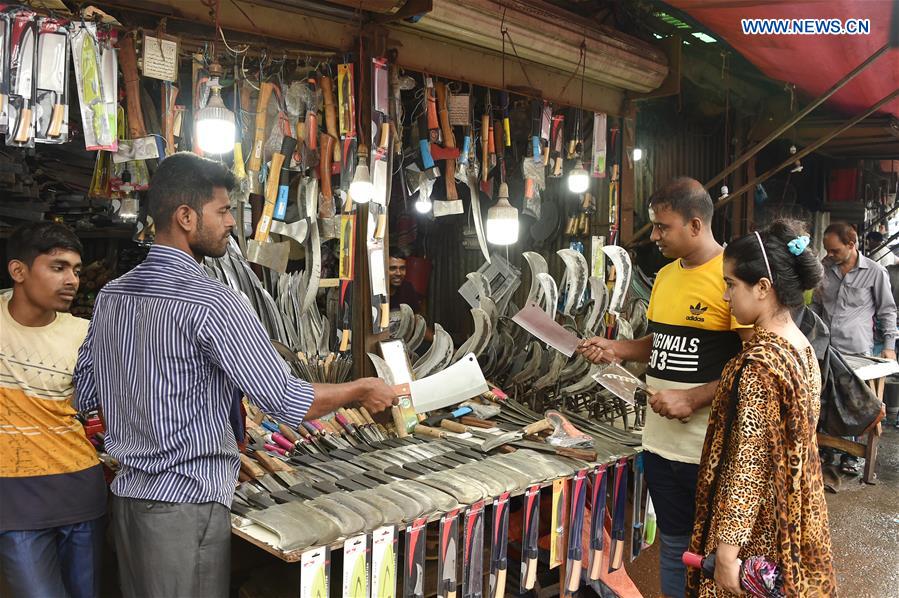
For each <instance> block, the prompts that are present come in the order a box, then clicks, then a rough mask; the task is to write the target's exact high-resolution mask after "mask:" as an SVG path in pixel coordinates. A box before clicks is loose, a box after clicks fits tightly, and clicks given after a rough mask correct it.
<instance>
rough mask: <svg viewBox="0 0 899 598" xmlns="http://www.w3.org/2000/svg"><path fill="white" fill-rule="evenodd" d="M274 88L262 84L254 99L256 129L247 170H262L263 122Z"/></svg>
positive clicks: (264, 83) (270, 85)
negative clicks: (257, 95)
mask: <svg viewBox="0 0 899 598" xmlns="http://www.w3.org/2000/svg"><path fill="white" fill-rule="evenodd" d="M274 89H275V86H274V84H272V83H268V82H263V83H262V85H261V86H260V87H259V97H258V98H257V99H256V128H255V133H254V135H253V151H252V153H251V154H250V165H249V170H250V171H252V172H257V173H258V172H259V171H260V170H261V169H262V149H263V145H264V144H265V120H266V116H267V111H268V102H269V100H271V98H272V92H273V91H274Z"/></svg>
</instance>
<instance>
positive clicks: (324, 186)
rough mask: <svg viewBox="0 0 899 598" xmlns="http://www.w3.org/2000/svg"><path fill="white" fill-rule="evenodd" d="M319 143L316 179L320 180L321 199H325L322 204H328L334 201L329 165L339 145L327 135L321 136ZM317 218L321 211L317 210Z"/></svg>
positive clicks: (329, 215) (328, 216)
mask: <svg viewBox="0 0 899 598" xmlns="http://www.w3.org/2000/svg"><path fill="white" fill-rule="evenodd" d="M319 143H320V147H321V151H320V152H319V160H318V177H319V179H320V180H321V193H322V197H324V199H325V201H323V202H322V203H323V204H329V203H331V202H333V200H334V193H333V191H332V190H331V163H332V161H333V160H334V148H335V147H339V145H340V144H338V143H335V139H334V137H331V136H330V135H328V134H327V133H322V134H321V140H320V142H319ZM331 216H332V214H328V215H327V216H325V217H326V218H330V217H331ZM319 217H320V218H321V217H322V216H321V209H320V210H319Z"/></svg>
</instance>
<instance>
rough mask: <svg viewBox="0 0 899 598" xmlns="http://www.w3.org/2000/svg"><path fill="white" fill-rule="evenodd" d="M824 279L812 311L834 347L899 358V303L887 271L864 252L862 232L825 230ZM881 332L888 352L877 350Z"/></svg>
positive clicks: (838, 227) (841, 226)
mask: <svg viewBox="0 0 899 598" xmlns="http://www.w3.org/2000/svg"><path fill="white" fill-rule="evenodd" d="M824 249H825V250H826V251H827V257H825V258H824V261H823V263H824V280H823V281H822V282H821V286H820V287H818V289H816V290H815V293H814V295H813V297H812V309H813V310H814V311H815V313H817V314H818V315H819V316H821V319H822V320H824V323H825V324H827V326H828V327H829V328H830V342H831V343H832V344H833V346H835V347H836V348H837V349H839V350H840V352H842V353H847V354H858V355H878V356H882V357H885V358H887V359H896V336H897V332H896V303H895V302H894V301H893V294H892V291H891V289H890V278H889V275H888V274H887V271H886V268H884V267H883V266H881V265H880V264H878V263H877V262H875V261H873V260H872V259H870V258H868V257H866V256H864V255H862V254H861V252H860V251H859V250H858V233H857V232H856V231H855V229H854V228H852V226H850V225H849V224H846V223H845V222H835V223H833V224H831V225H830V226H828V227H827V228H826V229H825V230H824ZM875 327H876V329H877V330H879V331H880V333H881V334H882V335H883V347H882V348H881V347H875V342H874V331H875Z"/></svg>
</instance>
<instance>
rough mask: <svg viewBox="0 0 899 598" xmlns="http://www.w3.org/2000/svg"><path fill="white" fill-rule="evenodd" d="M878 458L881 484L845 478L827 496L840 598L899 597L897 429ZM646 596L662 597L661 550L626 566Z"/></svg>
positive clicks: (890, 429)
mask: <svg viewBox="0 0 899 598" xmlns="http://www.w3.org/2000/svg"><path fill="white" fill-rule="evenodd" d="M879 450H880V454H879V455H878V458H877V470H876V471H877V477H878V483H877V484H875V485H873V486H868V485H866V484H862V483H860V482H859V481H857V478H856V479H855V480H844V481H843V483H842V485H841V487H840V491H839V492H838V493H837V494H829V493H828V494H827V506H828V511H829V517H830V532H831V541H832V543H833V560H834V567H835V568H836V571H837V587H838V589H839V593H840V596H844V597H850V598H899V430H897V429H896V428H895V427H893V426H886V427H885V429H884V433H883V436H882V437H881V439H880V449H879ZM627 569H628V573H629V574H630V576H631V579H633V580H634V583H636V584H637V587H638V588H640V591H641V592H642V593H643V595H644V596H647V597H649V596H653V597H654V596H659V595H660V592H659V582H658V547H657V546H653V547H652V548H651V549H650V550H649V551H647V552H646V554H643V555H641V556H640V558H639V559H638V560H637V561H635V562H634V563H632V566H629V567H627Z"/></svg>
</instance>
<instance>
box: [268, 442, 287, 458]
mask: <svg viewBox="0 0 899 598" xmlns="http://www.w3.org/2000/svg"><path fill="white" fill-rule="evenodd" d="M264 447H265V450H267V451H271V452H273V453H278V454H279V455H281V456H282V457H286V456H287V451H285V450H284V449H283V448H281V447H280V446H275V445H274V444H265V445H264Z"/></svg>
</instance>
